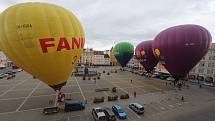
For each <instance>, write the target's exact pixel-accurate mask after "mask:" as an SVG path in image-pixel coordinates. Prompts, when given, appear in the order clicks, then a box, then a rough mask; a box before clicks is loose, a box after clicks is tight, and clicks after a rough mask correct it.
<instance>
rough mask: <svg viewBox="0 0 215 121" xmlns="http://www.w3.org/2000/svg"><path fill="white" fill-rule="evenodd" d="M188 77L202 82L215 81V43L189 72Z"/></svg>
mask: <svg viewBox="0 0 215 121" xmlns="http://www.w3.org/2000/svg"><path fill="white" fill-rule="evenodd" d="M189 77H190V78H193V79H197V80H198V79H199V78H200V79H202V80H204V81H213V82H214V80H215V43H212V44H211V46H210V48H209V50H208V53H207V54H206V55H205V56H204V57H203V59H202V60H201V61H200V62H199V63H198V64H197V65H196V66H195V67H194V68H193V69H192V70H191V71H190V73H189Z"/></svg>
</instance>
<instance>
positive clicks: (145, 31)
mask: <svg viewBox="0 0 215 121" xmlns="http://www.w3.org/2000/svg"><path fill="white" fill-rule="evenodd" d="M29 1H30V2H35V1H36V2H38V1H39V2H48V3H54V4H56V5H60V6H62V7H65V8H67V9H69V10H70V11H72V12H73V13H74V14H75V15H76V16H77V17H78V19H79V20H80V22H81V24H82V26H83V28H84V31H85V37H86V45H85V47H88V48H95V49H99V50H104V49H110V48H111V47H112V46H113V45H114V44H116V43H117V42H120V41H128V42H130V43H132V44H133V45H134V46H136V45H137V44H138V43H140V42H141V41H144V40H149V39H153V38H154V37H155V36H156V35H157V34H158V33H159V32H160V31H162V30H163V29H166V28H168V27H171V26H175V25H180V24H198V25H201V26H204V27H205V28H207V29H208V30H209V31H210V32H211V34H212V37H214V32H215V1H214V0H0V11H1V12H2V11H4V9H6V8H7V7H9V6H11V5H13V4H17V3H21V2H29ZM213 42H215V41H213Z"/></svg>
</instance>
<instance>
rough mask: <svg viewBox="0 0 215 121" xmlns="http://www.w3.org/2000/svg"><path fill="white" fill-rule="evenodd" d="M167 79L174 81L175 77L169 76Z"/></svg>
mask: <svg viewBox="0 0 215 121" xmlns="http://www.w3.org/2000/svg"><path fill="white" fill-rule="evenodd" d="M166 80H167V81H174V80H175V79H174V78H172V77H168V78H166Z"/></svg>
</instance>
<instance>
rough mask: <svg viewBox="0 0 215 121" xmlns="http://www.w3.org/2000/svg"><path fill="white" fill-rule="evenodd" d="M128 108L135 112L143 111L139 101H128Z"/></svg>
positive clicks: (140, 112) (141, 112)
mask: <svg viewBox="0 0 215 121" xmlns="http://www.w3.org/2000/svg"><path fill="white" fill-rule="evenodd" d="M129 108H130V109H132V110H133V111H134V112H136V113H137V114H143V113H144V107H143V105H140V104H139V103H130V104H129Z"/></svg>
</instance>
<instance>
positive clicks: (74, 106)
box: [64, 100, 85, 112]
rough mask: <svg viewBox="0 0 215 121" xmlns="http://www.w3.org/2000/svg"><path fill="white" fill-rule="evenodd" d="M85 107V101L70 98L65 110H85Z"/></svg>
mask: <svg viewBox="0 0 215 121" xmlns="http://www.w3.org/2000/svg"><path fill="white" fill-rule="evenodd" d="M83 109H85V103H84V102H82V101H71V100H68V101H66V102H65V107H64V111H65V112H70V111H77V110H83Z"/></svg>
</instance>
